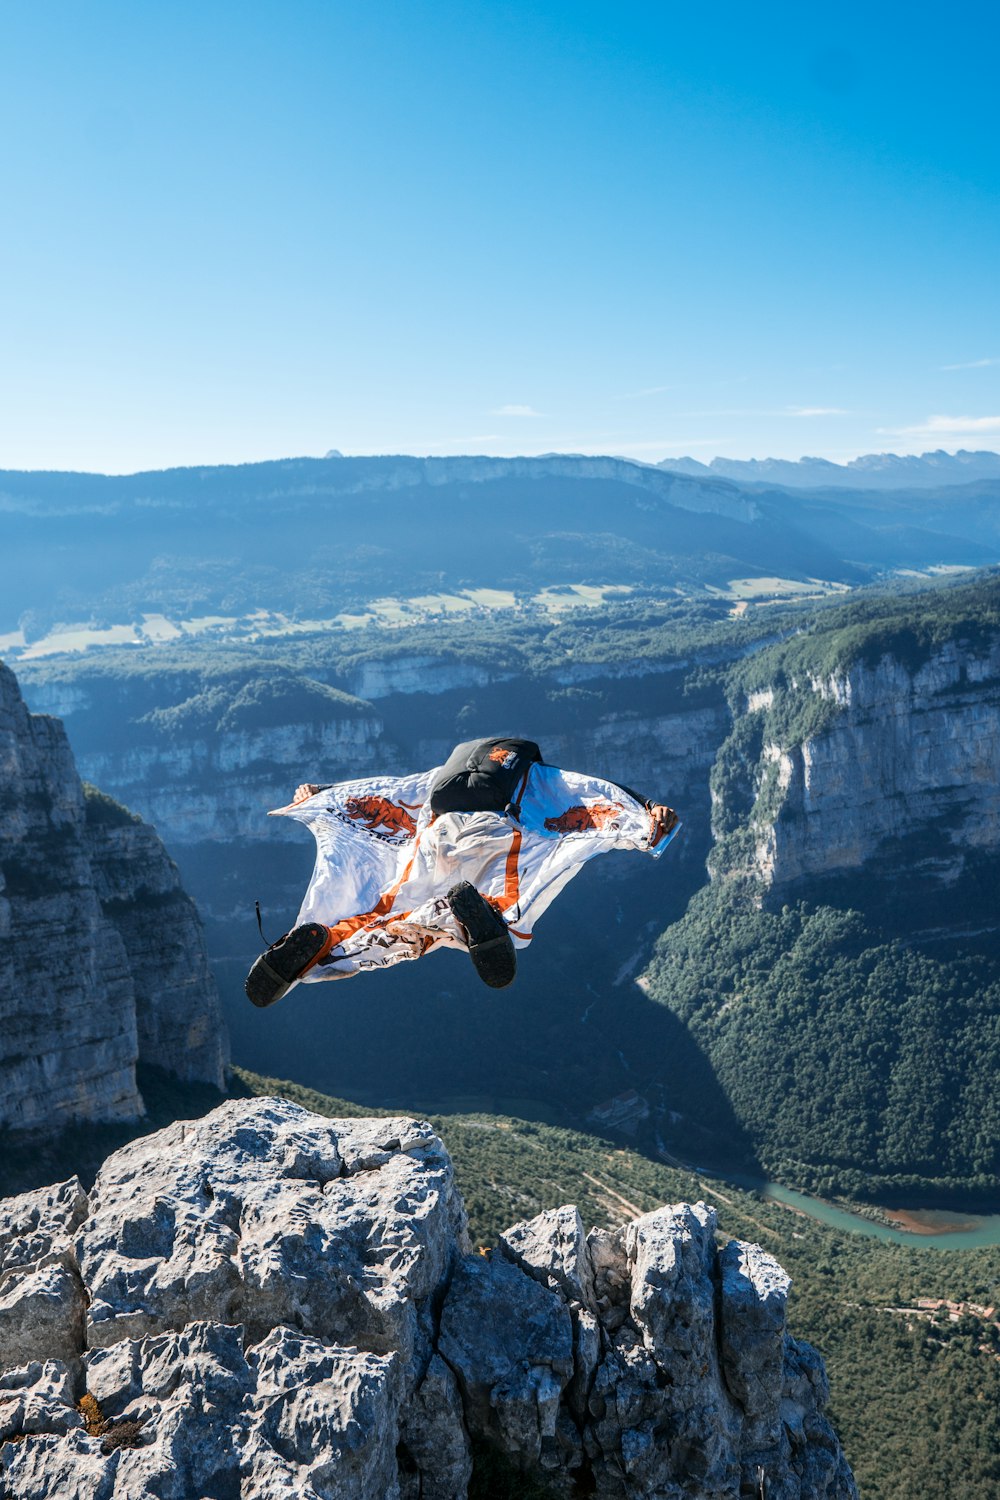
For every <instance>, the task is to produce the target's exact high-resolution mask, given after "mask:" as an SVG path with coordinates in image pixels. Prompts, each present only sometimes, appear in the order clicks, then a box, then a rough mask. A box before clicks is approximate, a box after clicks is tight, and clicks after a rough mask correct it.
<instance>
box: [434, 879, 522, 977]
mask: <svg viewBox="0 0 1000 1500" xmlns="http://www.w3.org/2000/svg"><path fill="white" fill-rule="evenodd" d="M447 901H448V905H449V906H450V907H451V910H452V913H453V915H454V916H455V918H456V920H457V921H458V922H459V923H460V924H461V927H462V930H463V931H464V932H465V935H466V941H467V942H468V944H469V957H470V958H471V959H472V962H473V964H474V965H475V970H476V973H477V974H478V975H479V977H480V979H481V980H482V981H483V983H484V984H488V985H489V987H490V989H493V990H502V989H505V988H506V986H507V985H508V984H511V983H512V982H513V979H514V976H515V974H516V973H517V957H516V955H515V953H514V944H513V943H512V942H511V940H510V933H509V932H508V931H507V924H506V922H505V921H504V919H503V917H502V916H501V915H500V913H499V912H498V911H497V910H496V908H495V907H493V906H491V905H490V903H489V902H488V901H487V900H485V899H484V897H482V896H481V895H480V894H479V892H478V891H477V890H476V888H475V886H474V885H471V884H470V883H469V881H468V880H461V881H459V883H458V885H453V886H452V888H451V890H450V891H449V892H448V896H447Z"/></svg>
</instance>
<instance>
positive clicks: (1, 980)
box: [0, 666, 227, 1129]
mask: <svg viewBox="0 0 1000 1500" xmlns="http://www.w3.org/2000/svg"><path fill="white" fill-rule="evenodd" d="M0 1020H2V1022H3V1025H2V1028H0V1084H2V1090H0V1125H3V1126H8V1127H13V1128H44V1129H52V1128H58V1127H59V1126H61V1125H64V1124H66V1123H67V1122H68V1121H70V1120H114V1119H132V1118H135V1116H137V1115H138V1114H140V1113H141V1112H142V1100H141V1098H140V1096H139V1092H138V1089H137V1086H136V1077H135V1065H136V1061H137V1059H141V1060H142V1061H144V1062H150V1063H155V1064H156V1065H158V1066H160V1067H163V1068H166V1069H168V1070H169V1071H171V1072H173V1073H175V1074H177V1075H178V1076H179V1077H181V1078H184V1079H201V1080H204V1081H206V1082H209V1083H213V1084H215V1085H216V1086H217V1087H220V1088H221V1087H222V1086H223V1081H224V1070H225V1067H226V1063H227V1048H226V1039H225V1030H224V1027H223V1025H222V1022H221V1017H220V1014H219V1007H218V997H217V994H216V990H215V985H214V983H213V981H212V978H211V975H210V973H209V970H208V963H207V959H206V957H205V948H204V942H203V939H202V935H201V925H200V923H199V921H198V917H197V915H196V913H195V910H194V907H193V905H192V903H191V902H190V900H189V899H188V898H187V896H186V895H185V894H184V892H183V891H182V890H181V887H180V881H179V877H178V874H177V870H176V868H175V866H174V865H173V863H172V862H171V861H170V859H169V858H168V857H167V854H166V852H165V850H164V848H163V846H162V844H161V843H160V841H159V839H158V838H157V836H156V834H155V832H154V831H153V829H151V828H149V827H147V826H146V825H144V824H143V823H141V822H140V821H139V820H138V819H136V818H133V817H132V815H131V814H129V813H127V812H126V811H125V809H124V808H121V807H119V806H118V805H117V804H116V803H113V802H112V801H111V800H110V799H109V798H106V797H102V796H101V795H100V794H97V793H94V792H92V791H91V793H90V794H89V795H86V794H85V790H84V788H83V786H82V784H81V782H80V778H79V776H78V774H77V771H76V767H75V765H74V762H73V757H72V754H71V752H70V749H69V745H68V742H67V740H66V736H65V733H64V731H63V727H62V725H61V724H60V723H59V722H58V721H57V720H55V719H50V718H47V717H45V716H43V715H36V714H29V713H28V711H27V709H26V707H25V705H24V703H23V701H22V699H21V695H20V692H19V690H18V686H17V682H16V680H15V678H14V676H13V674H12V673H11V672H10V671H8V670H7V668H6V667H3V666H0Z"/></svg>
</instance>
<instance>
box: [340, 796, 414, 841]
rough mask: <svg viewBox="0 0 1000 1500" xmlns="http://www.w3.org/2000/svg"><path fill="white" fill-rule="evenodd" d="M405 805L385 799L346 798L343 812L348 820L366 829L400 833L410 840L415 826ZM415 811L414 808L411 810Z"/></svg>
mask: <svg viewBox="0 0 1000 1500" xmlns="http://www.w3.org/2000/svg"><path fill="white" fill-rule="evenodd" d="M407 805H408V804H407V803H405V802H404V803H399V802H390V801H389V800H388V798H387V797H375V796H372V797H348V798H347V800H346V801H345V803H344V810H345V812H346V813H347V816H348V817H349V818H353V819H354V820H355V822H359V823H363V824H364V826H365V827H366V828H379V829H384V830H385V831H386V832H387V833H401V834H402V835H403V837H404V838H407V839H411V838H412V837H413V835H414V834H415V833H416V831H417V825H416V823H415V822H414V821H413V819H412V818H411V817H410V814H409V813H408V812H407V810H406V809H407ZM413 811H414V812H416V811H417V809H416V808H414V809H413Z"/></svg>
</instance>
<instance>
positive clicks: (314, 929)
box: [244, 922, 333, 1009]
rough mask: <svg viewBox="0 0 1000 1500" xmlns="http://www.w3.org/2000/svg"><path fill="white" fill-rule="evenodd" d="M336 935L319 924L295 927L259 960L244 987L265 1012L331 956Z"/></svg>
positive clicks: (251, 998)
mask: <svg viewBox="0 0 1000 1500" xmlns="http://www.w3.org/2000/svg"><path fill="white" fill-rule="evenodd" d="M332 941H333V933H332V932H331V931H330V929H329V927H323V926H322V925H321V924H320V923H319V922H306V923H305V925H304V926H302V927H293V928H292V930H291V932H286V933H285V935H284V937H282V938H279V939H278V941H277V942H276V943H272V944H271V946H270V948H268V950H267V952H266V953H262V954H261V956H260V958H258V959H257V961H256V963H255V964H254V966H253V968H252V969H251V970H250V973H249V974H248V975H247V977H246V984H245V985H244V988H245V990H246V992H247V996H248V998H249V999H250V1000H251V1001H252V1002H253V1004H254V1005H259V1006H260V1007H261V1008H262V1009H263V1007H264V1006H265V1005H273V1004H274V1002H275V1000H280V999H281V997H282V995H287V994H288V991H289V990H290V989H291V987H292V985H293V984H294V983H295V981H296V980H297V979H301V978H302V976H303V974H305V973H306V972H307V971H308V970H309V969H311V968H312V966H313V964H315V963H317V962H318V961H319V960H320V959H321V958H322V957H323V956H324V954H326V953H329V951H330V946H331V944H332Z"/></svg>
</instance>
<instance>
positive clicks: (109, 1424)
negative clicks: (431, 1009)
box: [0, 1099, 857, 1500]
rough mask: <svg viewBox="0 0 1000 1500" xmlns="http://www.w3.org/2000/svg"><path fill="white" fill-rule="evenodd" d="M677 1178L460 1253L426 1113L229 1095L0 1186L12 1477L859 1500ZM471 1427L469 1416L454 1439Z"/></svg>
mask: <svg viewBox="0 0 1000 1500" xmlns="http://www.w3.org/2000/svg"><path fill="white" fill-rule="evenodd" d="M714 1231H715V1215H714V1211H713V1210H712V1209H710V1208H707V1207H706V1206H705V1205H704V1204H694V1205H689V1204H674V1205H672V1206H669V1207H665V1208H662V1209H659V1210H656V1211H655V1212H653V1213H648V1214H645V1215H643V1216H642V1217H641V1218H639V1219H636V1220H634V1221H633V1222H631V1223H629V1224H626V1225H624V1226H623V1227H621V1228H618V1229H614V1230H592V1231H591V1232H590V1233H589V1234H585V1233H584V1230H583V1226H582V1224H581V1222H580V1218H579V1215H578V1214H577V1212H576V1210H575V1209H573V1208H571V1207H566V1208H562V1209H558V1210H554V1211H550V1212H548V1213H544V1214H540V1215H539V1216H538V1217H537V1218H535V1219H533V1220H531V1221H530V1222H528V1223H522V1224H518V1225H515V1226H514V1227H513V1228H511V1229H509V1230H508V1231H506V1233H505V1234H503V1235H502V1236H501V1239H500V1243H499V1245H498V1246H497V1248H496V1249H495V1250H494V1251H493V1252H492V1254H490V1255H487V1256H481V1255H470V1254H469V1253H468V1250H469V1246H468V1241H467V1235H466V1231H465V1214H464V1209H463V1205H462V1201H461V1198H460V1196H459V1194H458V1191H457V1189H456V1186H455V1183H454V1176H453V1171H452V1165H451V1161H450V1159H449V1157H448V1154H447V1151H446V1150H445V1148H444V1146H443V1145H442V1143H441V1141H440V1140H438V1139H437V1138H436V1137H435V1136H434V1134H433V1132H432V1131H431V1129H430V1127H429V1126H428V1125H427V1124H425V1123H422V1122H420V1121H418V1120H412V1119H394V1120H371V1119H366V1120H357V1119H343V1120H327V1119H322V1118H320V1117H319V1116H316V1115H311V1114H309V1113H308V1112H307V1111H305V1110H303V1109H301V1108H300V1107H299V1106H297V1105H294V1104H291V1103H288V1102H287V1101H283V1100H277V1099H254V1100H240V1101H231V1102H229V1103H227V1104H225V1105H223V1106H222V1107H221V1108H219V1109H217V1110H215V1111H214V1112H213V1113H212V1114H211V1115H209V1116H207V1117H206V1118H205V1119H204V1120H202V1121H200V1122H198V1123H196V1124H180V1123H178V1124H175V1125H173V1126H170V1127H169V1128H168V1129H167V1130H165V1131H161V1132H159V1133H158V1134H156V1135H154V1136H150V1137H147V1138H145V1139H143V1140H139V1141H136V1142H133V1143H132V1144H131V1145H129V1146H127V1147H125V1148H124V1149H123V1150H121V1151H119V1152H117V1153H116V1154H115V1155H114V1156H112V1157H110V1158H109V1159H108V1161H107V1162H106V1163H105V1164H104V1167H103V1168H102V1170H101V1172H100V1175H99V1176H98V1179H97V1182H96V1183H95V1185H94V1189H93V1192H92V1193H91V1194H90V1197H89V1200H88V1199H87V1198H86V1197H85V1196H84V1194H83V1193H82V1192H81V1190H80V1187H79V1184H78V1183H76V1182H75V1181H70V1182H68V1183H63V1184H60V1185H59V1186H57V1187H54V1188H49V1189H42V1190H39V1191H36V1192H34V1193H29V1194H24V1195H22V1196H21V1197H20V1198H15V1199H9V1200H7V1201H6V1202H4V1203H2V1204H0V1367H2V1373H0V1443H2V1445H0V1473H2V1483H3V1487H4V1494H5V1495H7V1496H9V1497H10V1500H51V1497H54V1496H56V1495H58V1496H60V1497H67V1500H70V1497H79V1500H83V1497H84V1496H88V1497H89V1496H94V1495H101V1496H105V1497H107V1500H119V1497H120V1500H154V1497H155V1500H193V1497H195V1496H219V1497H222V1496H230V1495H232V1496H234V1497H236V1496H240V1495H243V1496H247V1497H249V1496H251V1495H253V1496H255V1497H259V1500H277V1497H279V1496H280V1497H289V1500H291V1497H292V1496H295V1497H297V1500H463V1497H465V1496H466V1494H467V1491H468V1486H469V1482H470V1479H471V1478H472V1477H473V1460H472V1451H473V1449H472V1442H473V1441H478V1443H479V1444H481V1445H485V1446H486V1447H489V1448H493V1449H495V1450H499V1452H500V1453H501V1454H502V1455H504V1456H505V1457H506V1460H507V1461H508V1463H509V1464H511V1465H512V1466H513V1467H514V1468H515V1469H517V1470H520V1471H521V1472H522V1473H523V1475H524V1476H525V1478H526V1479H528V1478H530V1480H531V1481H532V1482H533V1483H536V1484H537V1483H538V1482H539V1481H542V1482H543V1483H544V1484H545V1486H546V1487H547V1488H548V1490H549V1491H550V1492H551V1494H552V1495H553V1496H564V1497H569V1496H570V1495H573V1494H590V1495H594V1496H597V1497H599V1500H647V1497H648V1500H667V1497H670V1500H738V1497H739V1496H742V1495H751V1494H752V1495H761V1494H766V1495H767V1496H769V1497H771V1500H775V1497H778V1500H807V1497H809V1500H820V1497H826V1500H853V1497H855V1496H856V1493H857V1492H856V1489H855V1486H854V1481H853V1479H852V1476H851V1473H850V1469H849V1468H848V1465H847V1462H846V1460H845V1458H844V1455H843V1453H842V1451H841V1449H840V1446H839V1444H838V1442H837V1438H836V1435H835V1434H834V1432H833V1430H832V1428H831V1427H830V1424H829V1422H828V1421H827V1419H826V1417H825V1416H824V1414H823V1409H824V1406H825V1404H826V1401H827V1397H828V1390H827V1384H826V1377H825V1373H824V1370H823V1364H822V1360H821V1359H820V1357H819V1355H818V1354H817V1353H816V1351H815V1350H813V1349H812V1348H810V1347H809V1346H808V1345H806V1344H803V1343H801V1342H799V1341H797V1340H796V1339H794V1338H792V1337H791V1336H790V1335H789V1334H788V1332H787V1331H786V1327H785V1302H786V1293H787V1290H788V1278H787V1276H786V1275H785V1273H784V1272H783V1271H782V1269H781V1267H780V1266H779V1265H778V1264H777V1263H776V1262H775V1261H774V1260H773V1259H772V1258H771V1257H770V1256H769V1255H767V1254H766V1253H765V1252H764V1251H762V1250H761V1249H759V1248H758V1247H757V1246H754V1245H748V1244H742V1243H740V1242H738V1241H729V1242H728V1243H727V1244H725V1245H724V1246H723V1247H721V1248H719V1247H718V1246H717V1244H716V1240H715V1233H714ZM470 1440H472V1441H470Z"/></svg>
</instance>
